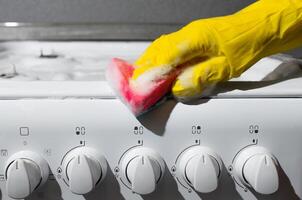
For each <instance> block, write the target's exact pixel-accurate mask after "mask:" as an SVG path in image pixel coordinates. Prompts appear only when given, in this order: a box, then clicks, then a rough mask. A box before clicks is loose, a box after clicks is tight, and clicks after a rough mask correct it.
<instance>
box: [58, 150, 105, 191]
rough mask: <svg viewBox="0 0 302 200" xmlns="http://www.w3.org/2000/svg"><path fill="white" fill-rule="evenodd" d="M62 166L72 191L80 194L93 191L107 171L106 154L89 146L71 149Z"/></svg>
mask: <svg viewBox="0 0 302 200" xmlns="http://www.w3.org/2000/svg"><path fill="white" fill-rule="evenodd" d="M62 166H63V172H64V179H65V181H66V183H67V185H68V186H69V189H70V191H71V192H72V193H74V194H80V195H82V194H86V193H88V192H90V191H92V190H93V189H94V188H95V187H96V186H97V185H98V184H99V183H100V182H101V181H102V180H103V179H104V178H105V176H106V172H107V162H106V160H105V158H104V156H103V155H101V154H100V153H98V152H97V151H96V150H94V149H92V148H88V147H79V148H76V149H74V150H72V151H70V152H69V153H68V154H67V155H66V156H65V158H64V160H63V164H62Z"/></svg>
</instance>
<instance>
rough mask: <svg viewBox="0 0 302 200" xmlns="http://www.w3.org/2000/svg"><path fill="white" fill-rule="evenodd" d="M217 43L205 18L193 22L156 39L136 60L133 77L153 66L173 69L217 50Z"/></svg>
mask: <svg viewBox="0 0 302 200" xmlns="http://www.w3.org/2000/svg"><path fill="white" fill-rule="evenodd" d="M215 44H216V42H215V41H214V37H213V34H211V31H210V30H209V29H208V26H207V25H205V22H204V20H198V21H195V22H192V23H190V24H189V25H187V26H185V27H184V28H182V29H181V30H179V31H177V32H174V33H171V34H168V35H163V36H161V37H160V38H158V39H156V40H155V41H154V42H153V43H152V44H151V45H150V46H149V47H148V48H147V49H146V51H145V52H144V53H143V55H142V56H141V57H140V58H139V59H138V60H137V61H136V62H135V66H136V69H135V70H134V74H133V77H132V78H133V79H136V78H137V77H138V76H140V75H141V74H143V73H145V72H146V71H148V70H150V69H153V68H169V70H171V69H173V68H174V67H178V66H179V65H181V64H183V63H185V62H188V61H190V60H191V59H193V58H195V57H201V56H204V57H206V56H209V55H210V54H213V53H214V52H216V50H215V49H216V46H215ZM216 53H217V52H216ZM169 70H161V71H169Z"/></svg>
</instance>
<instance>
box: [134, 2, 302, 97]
mask: <svg viewBox="0 0 302 200" xmlns="http://www.w3.org/2000/svg"><path fill="white" fill-rule="evenodd" d="M301 44H302V0H278V1H276V0H260V1H258V2H256V3H254V4H252V5H250V6H249V7H247V8H245V9H243V10H241V11H240V12H237V13H235V14H233V15H229V16H224V17H217V18H210V19H202V20H197V21H194V22H192V23H190V24H189V25H187V26H185V27H184V28H182V29H181V30H179V31H177V32H175V33H172V34H168V35H163V36H161V37H160V38H159V39H157V40H155V41H154V42H153V43H152V44H151V45H150V46H149V47H148V48H147V50H146V51H145V52H144V53H143V55H142V56H141V57H140V58H139V59H138V60H137V61H136V62H135V70H134V71H133V74H132V80H131V85H132V86H133V87H137V88H139V87H140V86H141V85H143V87H145V85H147V83H148V82H152V81H154V80H157V79H161V78H163V77H167V76H170V75H171V74H174V75H175V72H176V71H177V70H180V71H181V73H180V75H179V76H178V77H177V78H176V81H175V83H174V85H173V87H172V92H173V94H174V95H175V97H177V98H179V99H181V100H187V99H191V98H194V97H197V96H200V95H201V94H202V92H203V91H204V89H205V88H206V87H207V86H209V85H212V84H215V83H217V82H221V81H226V80H228V79H231V78H233V77H238V76H240V74H241V73H242V72H244V71H245V70H246V69H248V68H249V67H250V66H252V65H253V64H254V63H255V62H257V61H258V60H259V59H261V58H262V57H265V56H268V55H271V54H274V53H278V52H282V51H286V50H289V49H291V48H294V47H298V46H299V45H301ZM176 73H178V72H176Z"/></svg>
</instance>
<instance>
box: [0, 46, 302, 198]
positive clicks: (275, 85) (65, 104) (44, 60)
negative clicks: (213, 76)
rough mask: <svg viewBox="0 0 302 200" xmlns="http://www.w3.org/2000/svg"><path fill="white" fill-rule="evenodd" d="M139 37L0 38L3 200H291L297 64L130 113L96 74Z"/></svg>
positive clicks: (297, 171)
mask: <svg viewBox="0 0 302 200" xmlns="http://www.w3.org/2000/svg"><path fill="white" fill-rule="evenodd" d="M148 45H149V42H131V41H128V42H123V41H120V42H117V41H116V42H110V41H108V42H102V41H99V42H94V41H91V42H84V41H83V42H80V41H78V42H75V41H74V42H72V41H69V42H46V41H45V42H37V41H24V42H20V41H19V42H2V43H0V113H1V115H0V121H1V130H0V138H1V140H0V188H1V193H2V197H1V198H2V199H3V200H9V199H43V200H44V199H45V200H54V199H55V200H57V199H64V200H84V199H86V200H97V199H112V200H117V199H127V200H141V199H150V200H153V199H154V200H155V199H156V200H160V199H163V200H167V199H175V200H178V199H179V200H180V199H186V200H200V199H232V200H237V199H245V200H254V199H266V200H269V199H301V198H302V182H301V180H302V179H301V177H302V169H301V167H298V166H299V165H300V164H301V163H302V154H301V153H300V152H302V146H301V144H300V143H301V139H302V135H301V130H302V123H301V119H302V110H301V108H302V99H301V97H302V86H301V85H302V78H301V77H300V76H301V61H300V60H297V59H294V58H291V57H288V56H284V55H276V56H273V57H269V58H264V59H262V60H261V61H259V62H258V63H256V64H255V65H254V66H253V67H252V68H251V69H249V70H248V71H246V72H245V73H244V74H243V75H242V76H241V77H239V78H237V79H233V80H231V81H229V82H227V83H224V84H219V85H217V86H216V87H215V88H214V89H213V90H211V92H210V93H209V94H207V95H206V96H205V97H203V98H201V99H199V100H197V101H194V102H190V103H187V104H184V103H177V102H176V101H174V100H173V99H170V100H168V101H167V102H166V103H164V104H162V105H161V106H159V107H157V108H155V109H153V110H152V111H150V112H149V113H147V114H145V115H143V116H141V117H139V118H136V117H134V116H133V115H132V114H131V113H130V111H129V110H128V109H127V108H126V107H125V106H124V105H123V104H122V103H121V102H120V101H119V100H118V99H117V98H116V96H115V94H114V93H113V92H112V90H111V89H110V87H109V86H108V85H107V83H106V80H105V78H104V73H105V69H106V66H107V63H108V62H109V60H110V59H111V58H112V57H121V58H123V59H126V60H129V61H134V60H135V59H136V58H137V57H138V56H139V55H140V54H141V53H142V52H143V51H144V49H145V48H146V47H147V46H148Z"/></svg>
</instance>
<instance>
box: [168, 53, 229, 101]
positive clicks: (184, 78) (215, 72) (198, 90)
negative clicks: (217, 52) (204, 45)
mask: <svg viewBox="0 0 302 200" xmlns="http://www.w3.org/2000/svg"><path fill="white" fill-rule="evenodd" d="M230 78H231V72H230V67H229V65H228V62H227V59H226V58H225V57H224V56H221V57H213V58H209V59H208V60H206V61H204V62H201V63H198V64H196V65H192V66H190V67H188V68H186V69H185V70H184V71H183V72H182V73H181V74H180V75H179V76H178V77H177V80H176V81H175V83H174V85H173V88H172V93H173V95H174V96H175V97H176V98H177V99H179V100H180V101H188V100H191V99H194V98H197V97H200V96H201V95H202V93H203V92H204V90H205V88H206V87H207V86H210V85H212V84H215V83H218V82H222V81H226V80H228V79H230Z"/></svg>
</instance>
